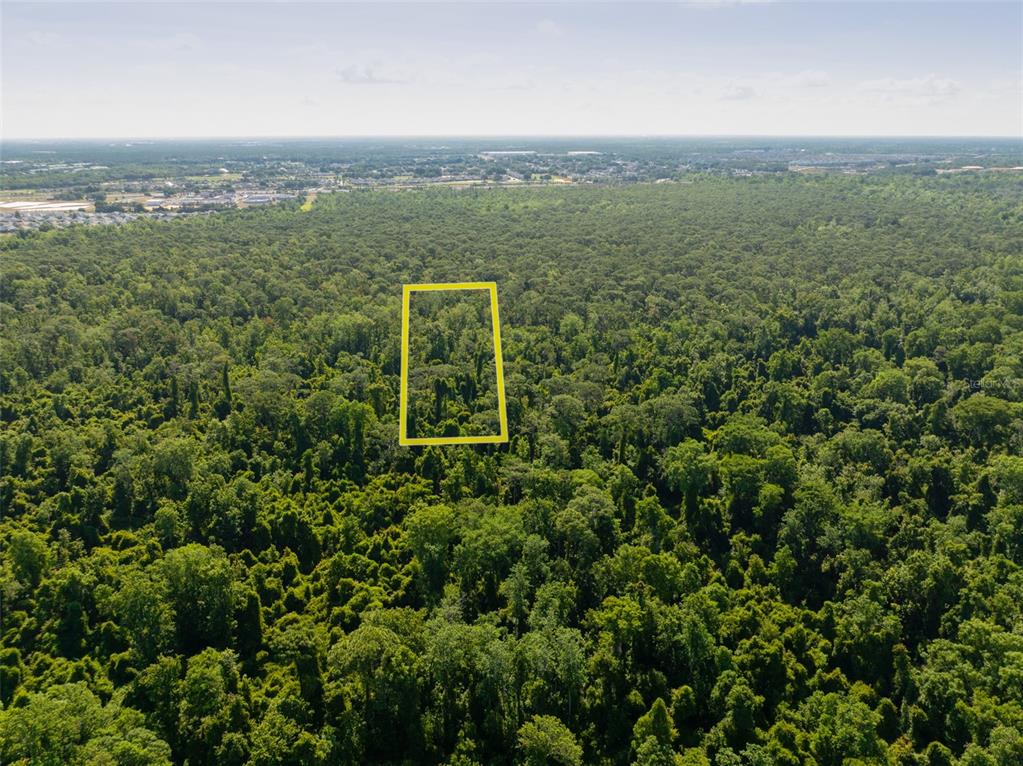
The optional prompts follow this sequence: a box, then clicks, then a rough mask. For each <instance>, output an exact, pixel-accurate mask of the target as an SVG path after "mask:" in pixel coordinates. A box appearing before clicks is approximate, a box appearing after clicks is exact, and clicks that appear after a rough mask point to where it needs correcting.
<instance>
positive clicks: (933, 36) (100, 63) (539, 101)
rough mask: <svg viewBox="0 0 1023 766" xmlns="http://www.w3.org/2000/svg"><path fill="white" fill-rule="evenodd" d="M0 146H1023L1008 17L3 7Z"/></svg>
mask: <svg viewBox="0 0 1023 766" xmlns="http://www.w3.org/2000/svg"><path fill="white" fill-rule="evenodd" d="M0 42H2V51H0V64H2V73H0V88H2V90H0V107H2V123H0V136H2V137H3V138H7V139H14V138H39V139H42V138H107V137H135V138H139V137H217V136H253V137H255V136H430V135H447V136H451V135H523V136H526V135H543V136H553V135H576V136H578V135H601V136H609V135H800V136H810V135H841V136H856V135H875V136H876V135H887V136H980V135H983V136H1016V137H1023V3H1017V2H1005V3H991V4H989V3H977V2H969V3H966V2H964V3H948V2H946V3H926V2H903V3H867V2H851V3H843V2H818V3H809V2H804V3H792V2H730V1H728V0H717V1H707V2H700V3H689V4H687V3H678V2H675V3H668V2H662V3H651V4H645V3H629V4H618V3H578V2H577V3H570V4H568V3H566V4H542V3H514V4H510V3H494V2H474V3H444V4H441V3H423V2H417V3H405V4H401V3H389V2H385V3H374V4H372V5H370V4H357V3H346V4H340V3H327V2H321V3H295V2H276V3H248V2H230V3H212V4H211V3H197V2H177V3H149V2H141V3H139V2H136V3H131V4H128V3H109V4H98V3H87V2H74V3H50V2H34V3H17V2H7V1H5V2H3V3H2V4H0Z"/></svg>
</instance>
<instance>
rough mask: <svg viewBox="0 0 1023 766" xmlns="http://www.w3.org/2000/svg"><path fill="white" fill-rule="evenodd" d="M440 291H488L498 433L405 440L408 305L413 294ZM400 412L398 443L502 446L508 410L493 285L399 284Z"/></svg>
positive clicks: (403, 444)
mask: <svg viewBox="0 0 1023 766" xmlns="http://www.w3.org/2000/svg"><path fill="white" fill-rule="evenodd" d="M441 290H488V291H489V292H490V320H491V324H492V325H493V326H494V362H495V366H496V368H497V410H498V418H499V420H500V422H501V429H500V433H498V434H490V435H485V436H420V437H414V438H411V439H410V438H408V356H409V351H408V347H409V338H408V334H409V302H410V300H411V297H412V293H415V292H430V291H441ZM399 406H400V407H401V411H400V413H399V414H398V429H399V430H398V444H400V445H401V446H403V447H414V446H418V445H427V444H503V443H505V442H507V441H508V410H507V407H506V406H505V399H504V359H503V357H502V356H501V320H500V318H499V315H498V310H497V283H496V282H430V283H425V284H413V285H402V288H401V392H400V396H399Z"/></svg>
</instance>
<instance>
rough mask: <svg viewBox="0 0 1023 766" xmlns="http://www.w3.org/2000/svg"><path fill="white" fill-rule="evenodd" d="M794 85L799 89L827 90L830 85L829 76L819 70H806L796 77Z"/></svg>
mask: <svg viewBox="0 0 1023 766" xmlns="http://www.w3.org/2000/svg"><path fill="white" fill-rule="evenodd" d="M796 84H797V85H799V86H800V87H801V88H827V87H829V86H830V85H831V75H829V74H828V73H827V72H822V71H820V70H807V71H805V72H800V73H799V74H797V75H796Z"/></svg>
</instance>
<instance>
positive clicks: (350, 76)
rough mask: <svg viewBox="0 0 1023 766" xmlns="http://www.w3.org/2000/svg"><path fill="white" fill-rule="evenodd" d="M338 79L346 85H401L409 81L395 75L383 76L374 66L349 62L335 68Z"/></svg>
mask: <svg viewBox="0 0 1023 766" xmlns="http://www.w3.org/2000/svg"><path fill="white" fill-rule="evenodd" d="M335 73H336V74H337V79H338V80H340V81H341V82H343V83H344V84H345V85H401V84H402V83H405V82H407V80H402V79H399V78H395V77H381V76H380V75H378V74H377V73H376V72H375V71H374V69H373V68H372V67H368V66H359V65H358V64H349V65H348V66H344V67H338V68H337V69H336V70H335Z"/></svg>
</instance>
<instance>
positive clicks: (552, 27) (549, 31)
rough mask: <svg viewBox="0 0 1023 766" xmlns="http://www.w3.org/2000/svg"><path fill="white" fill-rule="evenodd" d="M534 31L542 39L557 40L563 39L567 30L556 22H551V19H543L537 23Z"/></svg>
mask: <svg viewBox="0 0 1023 766" xmlns="http://www.w3.org/2000/svg"><path fill="white" fill-rule="evenodd" d="M534 30H536V33H537V34H538V35H540V36H541V37H552V38H557V37H563V36H564V34H565V30H563V29H562V28H561V25H560V24H558V23H557V22H556V21H551V20H550V19H541V20H540V21H538V22H536V26H535V27H534Z"/></svg>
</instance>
